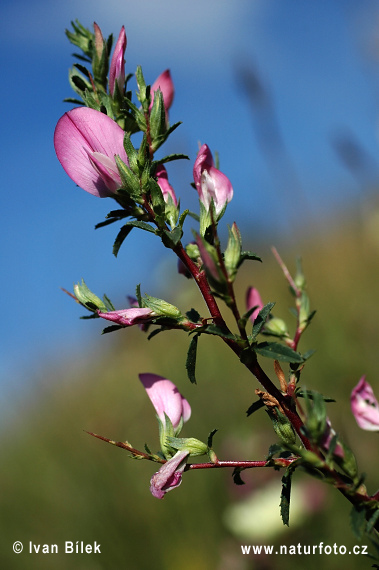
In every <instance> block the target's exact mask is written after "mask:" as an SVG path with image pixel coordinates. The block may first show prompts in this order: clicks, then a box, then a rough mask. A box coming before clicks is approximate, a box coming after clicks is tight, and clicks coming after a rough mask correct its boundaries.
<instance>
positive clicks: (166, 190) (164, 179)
mask: <svg viewBox="0 0 379 570" xmlns="http://www.w3.org/2000/svg"><path fill="white" fill-rule="evenodd" d="M155 176H156V177H157V182H158V185H159V188H160V189H161V190H162V194H163V199H164V201H165V202H166V204H168V203H169V199H170V197H171V199H172V201H173V203H174V206H175V207H176V206H177V205H178V200H177V199H176V196H175V191H174V189H173V187H172V186H171V184H170V183H169V181H168V176H167V170H166V169H165V167H164V166H163V164H159V165H158V166H157V168H156V171H155Z"/></svg>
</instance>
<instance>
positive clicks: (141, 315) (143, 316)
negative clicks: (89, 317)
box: [97, 307, 156, 327]
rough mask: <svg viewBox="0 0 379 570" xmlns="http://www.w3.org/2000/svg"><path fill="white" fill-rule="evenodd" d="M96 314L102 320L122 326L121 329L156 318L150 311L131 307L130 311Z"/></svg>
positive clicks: (99, 312)
mask: <svg viewBox="0 0 379 570" xmlns="http://www.w3.org/2000/svg"><path fill="white" fill-rule="evenodd" d="M97 314H98V315H99V317H101V318H102V319H106V320H107V321H112V322H113V323H116V324H118V325H122V326H123V327H130V326H132V325H139V324H144V323H147V322H149V321H151V319H152V318H153V317H155V316H156V315H155V313H154V312H153V311H152V310H151V309H147V308H141V307H138V308H134V307H132V308H131V309H123V310H121V311H109V313H102V312H101V311H98V312H97Z"/></svg>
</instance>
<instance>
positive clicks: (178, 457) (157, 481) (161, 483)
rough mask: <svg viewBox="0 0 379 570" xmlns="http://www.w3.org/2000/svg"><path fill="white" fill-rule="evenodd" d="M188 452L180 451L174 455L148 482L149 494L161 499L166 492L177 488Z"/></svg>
mask: <svg viewBox="0 0 379 570" xmlns="http://www.w3.org/2000/svg"><path fill="white" fill-rule="evenodd" d="M188 456H189V451H186V450H181V451H178V452H177V453H175V455H174V457H171V459H169V460H168V461H166V463H164V464H163V465H162V467H161V468H160V469H159V471H157V472H156V473H155V474H154V475H153V476H152V478H151V480H150V491H151V494H152V495H153V496H154V497H156V498H157V499H163V497H164V495H165V494H166V493H167V492H168V491H172V490H173V489H175V488H176V487H179V485H180V483H181V482H182V474H183V471H184V469H185V466H186V462H187V457H188Z"/></svg>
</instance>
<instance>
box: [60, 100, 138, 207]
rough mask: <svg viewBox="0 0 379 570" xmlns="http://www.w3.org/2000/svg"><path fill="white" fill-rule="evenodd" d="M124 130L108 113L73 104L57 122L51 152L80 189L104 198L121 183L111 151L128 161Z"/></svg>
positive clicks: (113, 154)
mask: <svg viewBox="0 0 379 570" xmlns="http://www.w3.org/2000/svg"><path fill="white" fill-rule="evenodd" d="M123 141H124V131H123V130H122V128H121V127H119V126H118V124H117V123H116V122H115V121H113V119H111V118H110V117H108V115H105V114H104V113H101V112H100V111H96V110H95V109H90V108H89V107H77V108H75V109H72V110H71V111H68V112H67V113H65V114H64V115H63V117H61V118H60V119H59V121H58V123H57V126H56V128H55V133H54V147H55V152H56V153H57V157H58V160H59V162H60V163H61V165H62V166H63V168H64V170H65V171H66V173H67V174H68V175H69V177H70V178H71V179H72V180H73V181H74V182H75V183H76V184H77V185H78V186H80V187H81V188H83V190H85V191H86V192H89V193H90V194H93V195H94V196H98V197H100V198H104V197H107V196H112V194H114V192H116V190H118V188H120V187H121V178H120V175H119V172H118V169H117V165H116V161H115V155H118V156H119V157H120V158H121V160H122V161H123V162H125V163H126V164H129V163H128V157H127V155H126V152H125V149H124V145H123Z"/></svg>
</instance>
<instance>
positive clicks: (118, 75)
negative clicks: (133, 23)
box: [109, 26, 126, 95]
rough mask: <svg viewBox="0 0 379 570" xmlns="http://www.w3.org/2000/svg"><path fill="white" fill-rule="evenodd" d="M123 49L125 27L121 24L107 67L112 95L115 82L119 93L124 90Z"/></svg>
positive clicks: (124, 47)
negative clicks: (109, 63) (108, 66)
mask: <svg viewBox="0 0 379 570" xmlns="http://www.w3.org/2000/svg"><path fill="white" fill-rule="evenodd" d="M125 49H126V34H125V28H124V26H122V28H121V31H120V34H119V36H118V40H117V43H116V46H115V49H114V52H113V56H112V60H111V65H110V68H109V91H110V94H111V95H113V93H114V89H115V85H116V82H117V84H118V88H119V91H120V93H123V91H124V83H125V59H124V56H125Z"/></svg>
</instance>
